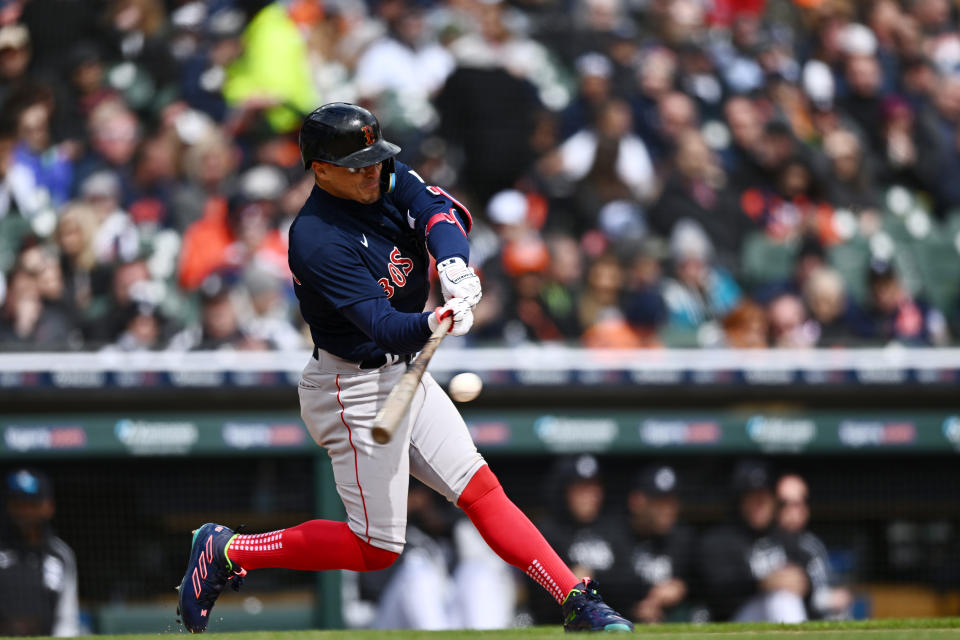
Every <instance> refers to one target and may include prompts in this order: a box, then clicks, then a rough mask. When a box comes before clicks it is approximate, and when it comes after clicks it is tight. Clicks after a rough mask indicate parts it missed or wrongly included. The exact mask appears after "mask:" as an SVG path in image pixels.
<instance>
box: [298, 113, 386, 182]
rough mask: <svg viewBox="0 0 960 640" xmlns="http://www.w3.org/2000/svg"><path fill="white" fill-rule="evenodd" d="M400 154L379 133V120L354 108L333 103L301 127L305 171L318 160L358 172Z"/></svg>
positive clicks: (310, 116)
mask: <svg viewBox="0 0 960 640" xmlns="http://www.w3.org/2000/svg"><path fill="white" fill-rule="evenodd" d="M398 153H400V147H398V146H397V145H395V144H393V143H390V142H387V141H386V140H384V139H383V134H382V133H380V123H379V122H377V118H376V116H374V115H373V114H372V113H370V112H369V111H367V110H366V109H364V108H363V107H358V106H357V105H355V104H349V103H346V102H331V103H330V104H325V105H323V106H322V107H320V108H319V109H316V110H315V111H314V112H313V113H311V114H310V115H308V116H307V118H306V120H304V121H303V125H302V126H301V127H300V157H301V158H303V168H304V169H309V168H310V165H311V164H312V163H313V162H314V161H315V160H318V161H320V162H329V163H330V164H335V165H339V166H341V167H348V168H351V169H359V168H361V167H366V166H369V165H372V164H376V163H378V162H382V161H384V160H386V159H387V158H392V157H393V156H395V155H397V154H398Z"/></svg>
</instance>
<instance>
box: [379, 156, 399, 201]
mask: <svg viewBox="0 0 960 640" xmlns="http://www.w3.org/2000/svg"><path fill="white" fill-rule="evenodd" d="M396 186H397V163H396V160H394V159H393V158H387V159H386V160H384V161H383V168H382V169H381V170H380V193H393V190H394V188H396Z"/></svg>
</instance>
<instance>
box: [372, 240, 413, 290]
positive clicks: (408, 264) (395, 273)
mask: <svg viewBox="0 0 960 640" xmlns="http://www.w3.org/2000/svg"><path fill="white" fill-rule="evenodd" d="M411 271H413V260H411V259H410V258H404V257H403V256H401V255H400V249H397V248H396V247H394V248H393V251H391V252H390V263H389V264H388V265H387V273H389V274H390V279H389V280H388V279H387V278H380V279H379V280H377V284H379V285H380V286H381V287H383V292H384V293H385V294H387V297H388V298H392V297H393V294H394V293H396V289H394V285H396V286H397V287H402V286H404V285H405V284H407V276H408V275H410V272H411ZM391 280H392V281H393V284H391V283H390V282H391Z"/></svg>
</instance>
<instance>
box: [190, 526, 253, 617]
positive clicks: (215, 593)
mask: <svg viewBox="0 0 960 640" xmlns="http://www.w3.org/2000/svg"><path fill="white" fill-rule="evenodd" d="M235 535H236V534H235V533H234V532H233V531H232V530H230V529H228V528H227V527H225V526H223V525H220V524H214V523H212V522H208V523H207V524H205V525H203V526H202V527H200V528H199V529H196V530H195V531H194V532H193V544H192V545H191V547H190V560H189V562H187V572H186V573H185V574H184V575H183V581H182V582H181V583H180V586H179V587H177V590H178V591H179V592H180V597H179V601H178V606H177V614H178V615H180V616H181V618H182V619H183V626H185V627H186V628H187V631H189V632H190V633H203V632H204V631H205V630H206V629H207V623H208V622H209V621H210V615H209V614H210V610H211V609H213V604H214V603H215V602H216V601H217V598H218V597H219V596H220V593H221V592H222V591H223V588H224V586H226V584H227V582H230V581H233V582H232V584H233V589H234V591H239V589H240V585H241V584H243V578H244V576H245V575H247V572H246V571H244V570H243V569H241V568H240V567H238V566H237V565H235V564H233V563H232V562H230V559H229V558H228V557H227V554H226V548H227V545H228V544H229V543H230V541H231V540H232V539H233V537H234V536H235Z"/></svg>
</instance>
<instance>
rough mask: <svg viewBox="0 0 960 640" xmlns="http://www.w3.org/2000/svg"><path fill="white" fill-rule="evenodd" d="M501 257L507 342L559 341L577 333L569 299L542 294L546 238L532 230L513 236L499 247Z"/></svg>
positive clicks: (547, 255) (546, 264) (546, 281)
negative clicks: (505, 281)
mask: <svg viewBox="0 0 960 640" xmlns="http://www.w3.org/2000/svg"><path fill="white" fill-rule="evenodd" d="M502 260H503V272H504V274H505V275H507V276H508V277H509V278H510V287H509V289H510V297H509V299H508V300H507V303H506V305H505V308H504V311H503V314H504V326H503V332H504V334H503V335H504V337H505V338H506V339H507V342H508V343H512V344H516V343H519V342H562V341H565V340H575V339H576V338H577V337H579V335H580V325H579V322H578V321H577V313H576V306H575V304H573V301H572V300H569V301H566V302H565V301H557V300H555V299H551V298H550V297H548V296H547V295H546V294H547V293H548V292H547V287H548V284H549V283H550V282H551V273H550V263H551V257H550V251H549V249H548V247H547V244H546V242H544V241H543V239H542V238H541V237H540V236H539V235H537V234H533V233H530V234H527V235H524V236H523V237H520V238H515V239H513V240H511V241H509V242H508V243H507V244H506V245H505V246H504V247H503V254H502Z"/></svg>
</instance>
